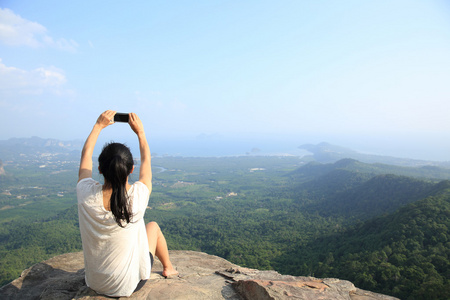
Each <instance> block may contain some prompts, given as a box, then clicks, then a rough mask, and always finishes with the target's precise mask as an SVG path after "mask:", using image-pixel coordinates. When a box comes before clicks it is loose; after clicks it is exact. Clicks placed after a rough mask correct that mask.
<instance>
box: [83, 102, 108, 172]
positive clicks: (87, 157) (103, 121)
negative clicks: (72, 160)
mask: <svg viewBox="0 0 450 300" xmlns="http://www.w3.org/2000/svg"><path fill="white" fill-rule="evenodd" d="M115 114H116V112H115V111H113V110H107V111H105V112H104V113H102V114H101V115H100V116H99V117H98V119H97V122H95V125H94V128H92V131H91V133H90V134H89V136H88V137H87V139H86V142H85V143H84V146H83V150H82V151H81V161H80V170H79V171H78V181H80V180H82V179H84V178H90V177H92V154H93V152H94V147H95V144H96V143H97V139H98V136H99V134H100V131H102V129H103V128H105V127H107V126H109V125H111V124H113V122H111V120H113V119H114V115H115Z"/></svg>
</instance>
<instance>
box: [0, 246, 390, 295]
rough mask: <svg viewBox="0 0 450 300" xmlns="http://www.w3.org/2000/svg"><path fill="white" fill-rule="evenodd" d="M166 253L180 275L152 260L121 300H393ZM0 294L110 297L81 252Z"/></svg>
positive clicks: (197, 255) (332, 282) (36, 270)
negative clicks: (145, 275) (91, 283)
mask: <svg viewBox="0 0 450 300" xmlns="http://www.w3.org/2000/svg"><path fill="white" fill-rule="evenodd" d="M170 256H171V260H172V263H173V264H174V266H176V268H177V270H178V272H180V275H179V276H176V277H174V278H169V279H166V278H164V277H163V276H162V275H161V272H162V265H161V263H160V262H159V261H158V260H157V259H156V260H155V264H154V266H153V269H152V274H151V277H150V279H149V280H146V281H142V282H141V283H140V284H139V286H138V287H137V289H136V291H135V292H134V293H133V294H132V295H131V296H130V297H129V298H123V299H153V300H158V299H183V300H185V299H186V300H189V299H196V300H197V299H208V300H214V299H229V300H241V299H262V300H264V299H352V300H376V299H386V300H388V299H397V298H394V297H390V296H385V295H381V294H376V293H372V292H368V291H364V290H361V289H358V288H356V287H355V286H354V285H353V284H352V283H351V282H349V281H346V280H339V279H333V278H326V279H317V278H313V277H301V276H289V275H281V274H279V273H277V272H275V271H260V270H255V269H249V268H242V267H240V266H237V265H235V264H232V263H231V262H229V261H227V260H225V259H223V258H220V257H217V256H213V255H208V254H206V253H202V252H195V251H173V250H172V251H170ZM0 298H1V299H52V300H59V299H61V300H62V299H84V300H88V299H89V300H94V299H95V300H106V299H112V298H110V297H107V296H104V295H99V294H97V293H96V292H95V291H93V290H92V289H90V288H88V287H87V286H86V283H85V281H84V260H83V253H82V252H77V253H67V254H63V255H59V256H56V257H53V258H51V259H49V260H47V261H44V262H41V263H38V264H36V265H34V266H32V267H31V268H29V269H27V270H25V271H23V272H22V275H21V276H20V277H19V278H17V279H16V280H14V281H12V282H11V283H9V284H7V285H5V286H3V287H2V288H0ZM119 299H122V298H119Z"/></svg>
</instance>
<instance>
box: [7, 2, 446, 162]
mask: <svg viewBox="0 0 450 300" xmlns="http://www.w3.org/2000/svg"><path fill="white" fill-rule="evenodd" d="M448 53H450V4H449V3H448V2H446V1H441V0H431V1H403V0H399V1H376V2H367V1H356V0H351V1H350V0H349V1H341V2H335V1H321V2H316V1H314V2H312V1H311V2H303V1H292V0H290V1H287V0H286V1H278V2H271V1H246V2H241V1H214V2H211V1H195V2H193V3H192V2H184V1H170V2H148V1H137V2H133V3H126V4H124V3H115V2H103V1H95V2H88V1H78V2H55V1H49V0H43V1H39V2H36V1H31V0H24V1H19V2H16V1H4V2H2V4H0V108H1V110H2V118H0V126H1V129H2V130H0V139H2V140H5V139H9V138H12V137H30V136H39V137H43V138H55V139H60V140H74V139H81V140H84V139H85V138H86V136H87V135H88V133H89V131H90V129H91V128H92V125H93V124H94V122H95V120H96V118H97V117H98V115H99V114H100V113H101V112H103V111H104V110H106V109H113V110H117V111H120V112H136V113H138V114H139V115H140V117H141V119H142V120H143V122H144V126H145V128H146V131H147V134H148V136H149V141H150V144H151V147H152V149H153V151H155V152H162V153H163V152H164V151H173V152H174V153H177V151H178V153H183V152H185V153H195V151H197V152H201V151H203V152H207V151H210V152H211V153H219V152H220V151H221V150H223V149H225V146H226V145H229V146H230V148H229V149H228V151H230V152H233V153H234V152H239V153H241V152H242V154H245V153H246V152H249V151H251V149H252V148H254V147H255V148H259V149H260V150H261V152H265V151H267V152H276V151H280V152H283V151H295V149H293V148H294V146H293V145H295V146H296V147H298V146H300V145H302V144H307V143H312V144H317V143H320V142H329V143H331V144H335V145H340V146H343V147H347V148H351V149H354V150H357V151H360V152H365V153H373V154H379V155H389V156H396V157H405V158H414V159H426V160H438V161H450V122H449V121H448V116H447V115H448V111H450V101H448V100H449V99H450V97H449V96H450V88H449V87H448V85H449V84H448V78H450V56H449V55H448ZM111 128H113V127H111ZM111 128H108V129H107V130H106V131H105V133H102V136H101V139H103V140H110V139H117V140H127V139H129V137H130V132H129V129H128V128H125V127H123V126H119V125H114V129H111ZM199 136H202V137H203V138H204V139H203V140H202V139H199V138H198V137H199ZM205 139H206V140H208V141H209V142H205V141H206V140H205ZM131 141H132V140H131ZM199 141H203V142H202V145H204V146H203V147H210V149H209V150H208V149H203V148H202V146H200V142H199ZM237 141H238V142H237ZM163 142H164V143H165V146H164V147H165V148H164V147H162V144H158V143H163ZM152 143H154V144H153V145H152ZM169 144H170V145H169ZM205 145H206V146H205ZM231 145H232V147H231ZM158 149H160V150H161V151H159V150H158ZM266 149H267V150H266ZM233 153H230V155H233Z"/></svg>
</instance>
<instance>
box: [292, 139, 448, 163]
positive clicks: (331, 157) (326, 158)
mask: <svg viewBox="0 0 450 300" xmlns="http://www.w3.org/2000/svg"><path fill="white" fill-rule="evenodd" d="M298 148H299V149H304V150H306V151H308V152H311V153H312V158H313V159H314V160H315V161H318V162H322V163H333V162H336V161H338V160H341V159H344V158H352V159H355V160H359V161H362V162H365V163H382V164H389V165H398V166H409V167H417V166H441V167H446V168H449V167H450V162H438V161H427V160H417V159H408V158H400V157H392V156H384V155H374V154H365V153H360V152H357V151H354V150H352V149H349V148H345V147H341V146H336V145H332V144H329V143H325V142H324V143H320V144H317V145H314V144H304V145H301V146H299V147H298Z"/></svg>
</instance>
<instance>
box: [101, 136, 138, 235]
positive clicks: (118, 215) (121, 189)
mask: <svg viewBox="0 0 450 300" xmlns="http://www.w3.org/2000/svg"><path fill="white" fill-rule="evenodd" d="M98 162H99V168H100V172H101V173H102V174H103V177H104V178H105V185H107V186H108V187H110V188H112V193H111V199H110V208H111V212H112V214H113V215H114V220H115V221H116V223H117V224H118V225H119V226H120V227H123V225H122V221H125V222H126V223H127V224H128V223H130V222H131V219H132V213H131V203H130V201H129V199H128V194H127V189H126V184H127V178H128V175H130V173H131V171H132V169H133V156H132V155H131V151H130V149H129V148H128V147H127V146H125V145H123V144H120V143H110V144H107V145H105V146H104V147H103V150H102V153H101V154H100V156H99V157H98Z"/></svg>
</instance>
